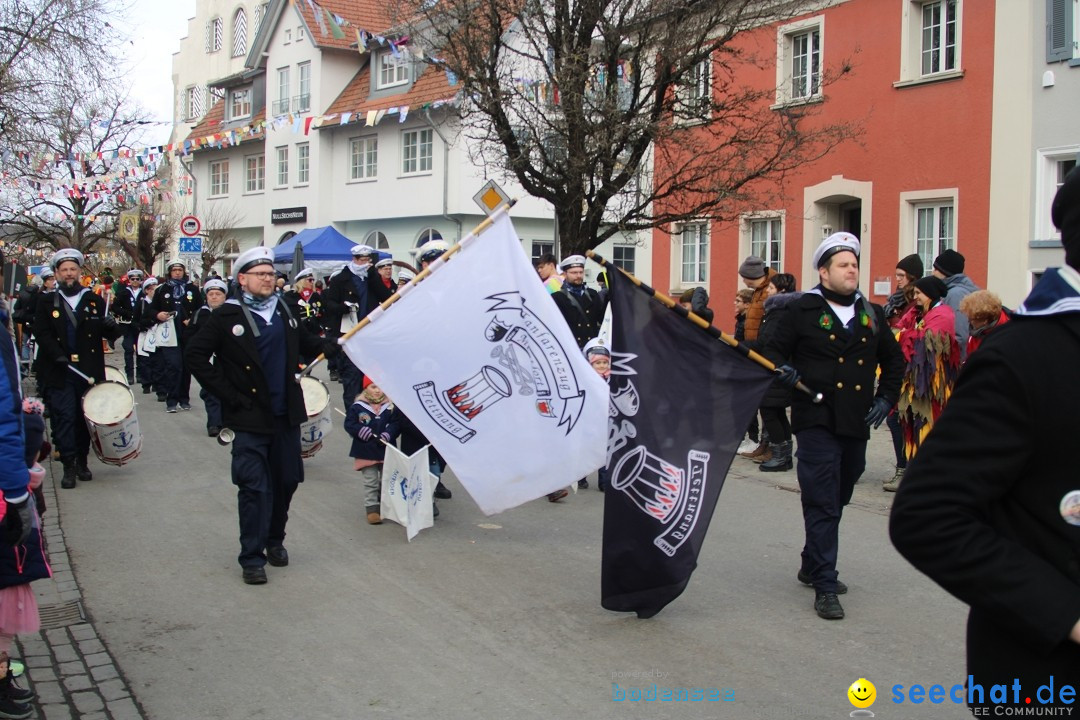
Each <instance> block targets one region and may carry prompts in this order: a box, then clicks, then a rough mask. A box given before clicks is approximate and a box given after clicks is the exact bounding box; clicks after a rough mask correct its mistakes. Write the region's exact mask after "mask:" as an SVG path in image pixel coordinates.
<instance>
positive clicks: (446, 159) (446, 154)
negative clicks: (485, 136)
mask: <svg viewBox="0 0 1080 720" xmlns="http://www.w3.org/2000/svg"><path fill="white" fill-rule="evenodd" d="M424 119H425V120H427V123H428V125H430V126H431V129H432V130H434V131H435V134H436V135H438V136H439V139H440V140H442V146H443V184H442V216H443V217H444V218H445V219H447V220H449V221H450V222H452V223H454V224H455V225H457V238H456V239H455V240H454V242H458V241H459V240H461V220H460V219H459V218H452V217H450V215H449V214H448V213H447V212H446V211H447V209H448V202H447V200H448V198H447V196H448V194H449V192H450V143H448V142H447V141H446V138H445V137H443V134H442V133H441V132H439V128H438V126H437V125H436V124H435V123H434V122H433V121H432V119H431V109H430V108H424Z"/></svg>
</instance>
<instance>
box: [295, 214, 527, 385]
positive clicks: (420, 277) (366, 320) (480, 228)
mask: <svg viewBox="0 0 1080 720" xmlns="http://www.w3.org/2000/svg"><path fill="white" fill-rule="evenodd" d="M516 204H517V198H511V199H510V200H507V201H506V202H505V203H503V204H502V205H501V206H500V207H499V208H497V209H496V210H495V212H493V213H491V215H489V216H487V217H486V218H485V219H484V221H483V222H481V223H480V224H479V225H477V226H476V227H474V228H473V229H472V230H471V231H469V234H468V235H466V236H465V237H463V238H461V239H460V240H458V241H457V242H456V243H454V245H453V246H452V247H451V248H450V249H449V250H447V251H446V252H444V253H443V254H442V255H441V256H440V257H439V259H438V260H436V261H435V262H433V263H432V264H431V265H428V266H427V267H426V268H424V269H423V270H421V271H420V272H419V273H417V274H416V277H414V278H413V279H412V280H410V281H409V282H408V283H406V284H405V286H404V287H402V288H400V289H398V290H395V291H394V294H393V295H391V296H390V297H388V298H387V299H386V300H384V301H383V302H381V303H380V304H379V307H377V308H375V309H374V310H372V311H371V312H370V313H368V314H367V315H365V316H364V317H363V318H361V319H360V322H358V323H356V325H354V326H353V327H351V328H349V330H348V332H346V333H345V334H344V335H342V336H341V337H339V338H338V339H337V344H338V345H344V344H345V343H346V341H348V339H349V338H351V337H352V336H353V335H355V334H356V333H358V332H360V330H362V329H363V328H365V327H367V326H368V324H370V323H371V322H372V320H373V319H374V318H377V317H378V316H379V315H382V314H383V312H385V311H386V308H388V307H390V306H391V305H393V304H394V303H396V302H397V301H398V300H400V299H401V298H402V297H404V293H406V292H409V291H411V290H412V289H413V288H414V287H415V286H416V285H417V284H419V283H421V282H423V281H424V280H426V279H427V278H428V276H429V275H431V272H432V270H435V269H437V268H438V267H439V266H440V265H442V264H443V263H444V262H446V261H447V260H449V259H450V258H451V257H453V256H454V255H457V254H458V253H459V252H461V249H462V247H463V246H464V244H465V243H468V242H469V241H471V240H473V239H474V238H475V237H476V236H477V235H479V234H480V233H482V232H484V231H485V230H487V229H488V228H489V227H491V225H492V224H493V223H494V222H495V221H496V220H497V219H499V217H500V216H502V215H505V214H506V213H508V212H509V211H510V208H512V207H514V205H516ZM325 359H326V354H325V353H319V355H318V357H316V358H315V359H314V360H312V361H311V362H310V363H308V365H307V367H305V368H304V369H303V370H301V371H300V372H298V373H297V374H296V381H297V382H300V378H302V377H304V376H305V375H310V374H311V371H312V370H314V369H315V366H316V365H318V364H319V363H320V362H322V361H323V360H325Z"/></svg>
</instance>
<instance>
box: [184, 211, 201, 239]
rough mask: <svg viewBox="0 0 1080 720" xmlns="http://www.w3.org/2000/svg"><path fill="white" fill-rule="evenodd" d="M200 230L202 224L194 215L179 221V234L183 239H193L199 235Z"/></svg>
mask: <svg viewBox="0 0 1080 720" xmlns="http://www.w3.org/2000/svg"><path fill="white" fill-rule="evenodd" d="M200 230H202V223H201V222H199V218H197V217H195V216H194V215H185V216H184V219H183V220H181V221H180V232H182V233H183V234H184V236H185V237H194V236H196V235H198V234H199V231H200Z"/></svg>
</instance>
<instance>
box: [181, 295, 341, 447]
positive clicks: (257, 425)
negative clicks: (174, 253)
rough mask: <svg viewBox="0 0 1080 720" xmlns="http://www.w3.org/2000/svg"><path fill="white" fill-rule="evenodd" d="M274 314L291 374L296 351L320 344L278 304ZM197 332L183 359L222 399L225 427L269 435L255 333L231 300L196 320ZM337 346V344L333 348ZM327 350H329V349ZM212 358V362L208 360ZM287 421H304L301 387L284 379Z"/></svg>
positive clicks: (314, 351) (270, 416) (318, 348)
mask: <svg viewBox="0 0 1080 720" xmlns="http://www.w3.org/2000/svg"><path fill="white" fill-rule="evenodd" d="M275 312H276V313H277V315H278V316H279V317H281V318H282V319H283V320H284V321H285V347H284V348H282V352H284V353H285V367H286V368H287V371H288V372H289V373H290V374H291V373H293V372H297V371H299V369H300V359H299V358H300V350H301V349H303V351H304V353H305V354H306V355H318V354H319V353H320V352H322V351H323V350H324V349H329V348H324V344H325V341H324V340H322V339H321V338H320V337H319V336H318V335H314V334H312V333H310V332H308V331H307V330H306V329H305V328H304V327H303V326H302V325H301V324H300V323H299V322H298V321H297V319H296V318H295V317H294V316H291V315H290V314H289V313H288V312H287V311H286V309H285V306H284V304H283V303H282V302H280V301H279V302H278V303H277V308H276V310H275ZM198 329H199V331H198V332H196V333H193V334H192V335H191V337H190V338H189V342H188V344H187V346H186V347H185V348H184V360H185V362H187V363H188V364H189V366H190V367H191V374H192V375H194V376H195V378H196V379H197V380H198V381H199V384H200V385H202V386H203V387H204V388H206V389H207V390H208V391H210V392H211V393H213V394H214V395H216V396H217V397H218V398H220V399H221V402H222V412H223V414H224V420H225V425H226V426H227V427H229V428H232V429H233V430H242V431H244V432H253V433H264V434H272V433H273V432H274V413H273V410H272V409H271V407H270V386H269V385H268V384H267V382H266V376H265V375H263V369H262V362H261V360H260V359H259V350H258V348H257V347H256V345H255V335H254V333H253V332H252V328H251V326H250V325H249V324H248V320H247V318H246V317H245V315H244V311H243V309H242V308H241V307H240V305H239V304H237V303H235V302H226V303H225V304H224V305H222V306H221V307H219V308H218V309H217V310H214V311H213V312H212V313H210V317H209V318H203V317H200V318H199V322H198ZM335 347H336V346H335ZM331 352H332V351H331ZM211 356H213V357H214V358H215V359H214V362H213V363H211V362H210V357H211ZM285 387H286V399H287V402H288V407H289V423H290V424H291V425H295V426H299V425H300V424H301V423H303V422H304V421H305V420H307V411H306V410H305V409H304V397H303V394H302V393H301V392H300V383H298V382H294V381H293V380H292V378H291V377H288V378H286V382H285Z"/></svg>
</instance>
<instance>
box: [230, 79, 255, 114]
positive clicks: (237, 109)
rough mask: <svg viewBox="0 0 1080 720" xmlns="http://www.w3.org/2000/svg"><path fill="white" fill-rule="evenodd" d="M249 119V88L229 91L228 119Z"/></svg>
mask: <svg viewBox="0 0 1080 720" xmlns="http://www.w3.org/2000/svg"><path fill="white" fill-rule="evenodd" d="M247 117H251V86H250V85H248V86H247V87H242V88H235V89H233V90H230V91H229V119H230V120H241V119H243V118H247Z"/></svg>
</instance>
